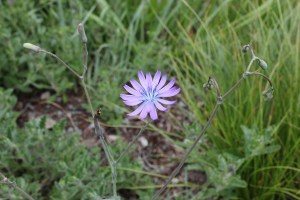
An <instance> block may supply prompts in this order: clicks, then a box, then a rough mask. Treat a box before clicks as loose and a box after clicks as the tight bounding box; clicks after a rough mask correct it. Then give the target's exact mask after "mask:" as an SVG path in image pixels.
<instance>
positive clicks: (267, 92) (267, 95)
mask: <svg viewBox="0 0 300 200" xmlns="http://www.w3.org/2000/svg"><path fill="white" fill-rule="evenodd" d="M273 94H274V89H273V87H269V88H267V89H266V90H265V91H263V93H262V95H263V96H264V97H265V100H266V101H268V100H270V99H272V98H273Z"/></svg>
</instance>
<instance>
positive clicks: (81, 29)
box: [78, 23, 87, 43]
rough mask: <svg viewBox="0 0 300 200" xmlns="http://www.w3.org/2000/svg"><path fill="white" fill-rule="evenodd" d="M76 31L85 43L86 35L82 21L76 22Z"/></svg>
mask: <svg viewBox="0 0 300 200" xmlns="http://www.w3.org/2000/svg"><path fill="white" fill-rule="evenodd" d="M78 33H79V35H80V39H81V41H82V42H83V43H87V37H86V35H85V31H84V26H83V24H82V23H79V24H78Z"/></svg>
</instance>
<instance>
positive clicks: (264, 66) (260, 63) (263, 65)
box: [257, 59, 268, 70]
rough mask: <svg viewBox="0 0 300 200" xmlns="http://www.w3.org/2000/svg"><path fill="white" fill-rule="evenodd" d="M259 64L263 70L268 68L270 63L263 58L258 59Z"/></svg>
mask: <svg viewBox="0 0 300 200" xmlns="http://www.w3.org/2000/svg"><path fill="white" fill-rule="evenodd" d="M257 64H258V65H259V66H260V67H261V68H262V69H263V70H267V68H268V64H267V63H266V62H265V61H264V60H262V59H258V61H257Z"/></svg>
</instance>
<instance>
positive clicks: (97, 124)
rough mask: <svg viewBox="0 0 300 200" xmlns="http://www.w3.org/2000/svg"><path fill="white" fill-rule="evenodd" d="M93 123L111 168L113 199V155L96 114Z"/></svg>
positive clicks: (114, 175)
mask: <svg viewBox="0 0 300 200" xmlns="http://www.w3.org/2000/svg"><path fill="white" fill-rule="evenodd" d="M94 124H95V132H96V134H97V136H98V138H99V140H100V142H101V145H102V147H103V149H104V153H105V156H106V158H107V160H108V163H109V166H110V169H111V175H112V185H113V196H114V199H117V169H116V162H115V161H114V158H113V156H112V155H111V153H110V151H109V148H108V146H107V144H106V141H105V138H104V134H103V131H102V129H101V127H100V124H99V121H98V119H97V117H96V116H94Z"/></svg>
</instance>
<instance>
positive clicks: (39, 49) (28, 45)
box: [23, 43, 42, 52]
mask: <svg viewBox="0 0 300 200" xmlns="http://www.w3.org/2000/svg"><path fill="white" fill-rule="evenodd" d="M23 47H24V48H26V49H30V50H32V51H35V52H40V51H41V50H42V48H41V47H39V46H36V45H34V44H31V43H24V44H23Z"/></svg>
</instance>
